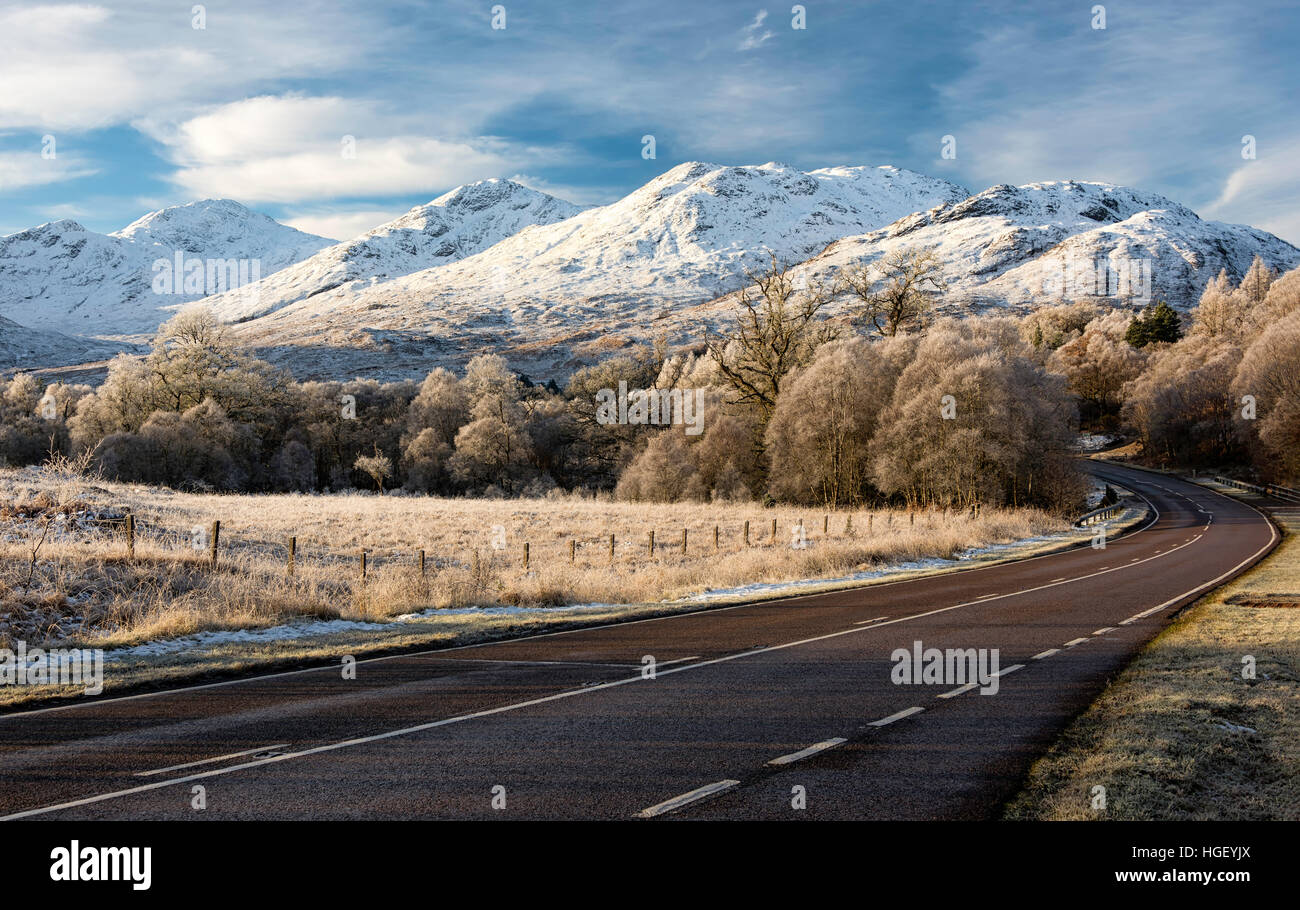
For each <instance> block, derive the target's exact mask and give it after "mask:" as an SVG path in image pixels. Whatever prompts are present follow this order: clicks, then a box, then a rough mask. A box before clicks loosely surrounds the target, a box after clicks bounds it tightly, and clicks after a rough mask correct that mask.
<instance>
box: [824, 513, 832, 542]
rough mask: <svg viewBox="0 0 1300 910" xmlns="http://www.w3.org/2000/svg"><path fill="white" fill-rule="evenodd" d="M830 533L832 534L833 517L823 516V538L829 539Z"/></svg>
mask: <svg viewBox="0 0 1300 910" xmlns="http://www.w3.org/2000/svg"><path fill="white" fill-rule="evenodd" d="M830 533H831V517H830V516H829V515H823V516H822V536H823V537H827V536H829V535H830Z"/></svg>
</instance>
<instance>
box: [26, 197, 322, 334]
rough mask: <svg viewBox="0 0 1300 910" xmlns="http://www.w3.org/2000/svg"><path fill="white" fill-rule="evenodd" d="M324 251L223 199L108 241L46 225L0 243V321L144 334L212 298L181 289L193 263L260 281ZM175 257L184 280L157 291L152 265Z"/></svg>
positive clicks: (65, 225)
mask: <svg viewBox="0 0 1300 910" xmlns="http://www.w3.org/2000/svg"><path fill="white" fill-rule="evenodd" d="M332 243H333V241H331V240H327V239H326V238H324V237H316V236H314V235H312V234H305V233H303V232H302V231H298V230H295V229H293V228H291V227H287V226H285V225H283V224H280V223H279V222H277V221H275V220H273V219H271V218H268V217H267V216H266V215H262V214H260V213H258V212H254V211H252V210H251V209H248V208H245V207H244V206H242V205H240V204H239V203H237V202H233V201H231V200H229V199H209V200H205V201H203V202H193V203H190V204H188V205H178V206H174V207H172V208H166V209H162V210H161V211H157V212H152V213H150V214H148V215H145V216H144V217H143V218H140V219H139V220H137V221H135V222H133V223H132V224H130V225H128V226H127V227H125V228H123V229H122V230H120V231H114V232H113V233H111V234H99V233H96V232H94V231H90V230H87V229H86V228H85V227H83V226H82V225H81V224H79V223H77V222H76V221H68V220H64V221H53V222H50V223H49V224H42V225H40V226H39V227H34V228H31V229H30V230H26V231H21V232H19V233H17V234H10V235H9V236H7V237H0V316H5V317H8V318H10V319H12V320H13V321H15V322H17V323H19V324H21V325H25V326H28V327H29V328H41V329H53V330H56V331H59V332H65V333H78V334H84V335H91V336H114V335H132V334H140V333H152V332H153V331H154V330H156V329H157V328H158V324H159V323H160V322H162V321H164V320H165V319H167V318H168V317H169V316H170V315H171V308H174V307H175V306H176V305H178V304H182V303H185V302H187V301H191V300H197V299H199V298H201V297H204V296H207V294H209V293H210V292H211V290H212V286H211V285H209V284H208V283H207V282H206V281H205V280H200V281H198V282H197V287H193V286H191V287H190V288H188V289H187V287H186V285H185V283H184V281H183V272H184V269H189V268H190V267H191V264H192V263H193V262H194V261H196V260H197V261H199V262H201V263H203V266H202V269H203V271H204V273H205V277H206V271H207V263H209V262H210V261H211V262H214V261H216V260H222V261H223V262H231V261H234V262H237V263H244V264H245V265H244V272H245V273H246V274H248V275H250V276H252V275H254V274H257V275H267V274H270V273H272V272H275V271H277V270H279V269H282V268H284V267H285V266H287V265H290V264H292V263H294V262H297V261H299V260H301V259H303V258H304V257H307V256H310V255H311V254H312V253H315V252H316V251H317V250H319V249H321V248H322V247H326V246H329V245H330V244H332ZM177 254H180V256H181V263H182V265H183V269H182V275H178V276H177V280H176V281H174V282H171V283H170V284H168V285H167V287H166V290H168V291H170V293H157V292H156V291H155V288H154V279H155V277H157V276H158V275H159V274H161V270H159V271H155V269H154V264H155V263H156V262H158V261H159V260H165V261H167V262H168V263H170V264H172V265H173V267H174V264H175V263H176V257H177ZM254 262H255V263H256V266H255V267H254V265H253V263H254ZM238 268H239V266H236V270H237V274H238ZM215 274H216V269H215V268H214V275H215ZM222 280H224V279H222ZM217 286H220V285H217Z"/></svg>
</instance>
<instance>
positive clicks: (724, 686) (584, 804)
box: [0, 464, 1277, 819]
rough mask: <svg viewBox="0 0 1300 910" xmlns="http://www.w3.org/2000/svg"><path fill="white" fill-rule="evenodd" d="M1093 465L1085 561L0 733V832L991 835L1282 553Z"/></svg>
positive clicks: (1181, 485) (1063, 559)
mask: <svg viewBox="0 0 1300 910" xmlns="http://www.w3.org/2000/svg"><path fill="white" fill-rule="evenodd" d="M1090 469H1091V470H1093V471H1094V472H1095V473H1096V474H1097V475H1099V476H1101V477H1103V478H1105V479H1109V480H1112V481H1113V482H1115V483H1119V484H1123V485H1124V486H1126V487H1128V488H1129V489H1132V490H1135V491H1137V492H1138V493H1139V494H1140V495H1142V496H1143V497H1145V498H1146V499H1147V500H1149V502H1150V503H1151V504H1152V506H1153V507H1154V512H1155V514H1154V517H1153V519H1152V520H1151V521H1150V522H1149V523H1148V524H1147V525H1146V526H1145V527H1143V528H1141V529H1140V530H1137V531H1135V532H1133V533H1130V534H1129V535H1126V536H1124V537H1122V538H1119V539H1117V540H1114V541H1111V542H1110V544H1109V545H1108V546H1107V547H1106V548H1105V549H1103V550H1095V549H1092V548H1090V547H1083V548H1080V549H1075V550H1069V551H1066V552H1063V553H1058V554H1053V555H1049V556H1042V557H1038V558H1034V559H1028V560H1023V561H1020V562H1015V563H1007V564H1003V565H1000V566H991V567H987V568H982V569H973V570H968V571H964V572H959V573H954V574H949V575H941V576H936V577H932V578H923V579H916V580H913V581H906V582H897V583H893V584H888V585H879V586H876V587H870V588H861V589H856V590H851V591H842V592H837V593H833V594H824V595H814V596H806V597H794V598H788V599H785V600H780V601H772V602H768V603H763V604H755V605H746V606H739V607H730V608H723V609H714V610H707V611H702V612H698V613H692V614H687V615H678V616H673V617H665V618H660V619H653V620H643V621H639V622H630V623H624V624H619V625H611V626H604V627H600V628H594V629H587V630H579V631H573V632H562V633H553V634H549V635H542V636H535V637H532V638H527V639H519V640H514V641H508V642H500V643H496V644H490V645H479V646H472V647H465V648H460V649H456V650H444V651H436V652H427V653H421V654H412V655H402V656H396V657H386V658H378V659H375V660H368V661H361V662H360V663H359V664H358V674H357V677H358V678H357V679H356V680H352V681H348V680H343V679H342V678H341V674H340V673H339V669H338V667H337V666H333V665H332V666H330V667H324V668H315V669H309V670H299V671H293V672H289V673H280V674H275V675H270V676H261V677H256V678H251V679H246V680H235V681H229V682H223V683H217V684H212V685H207V686H201V687H192V688H188V689H181V690H174V691H170V692H160V693H151V694H144V695H138V696H130V697H126V698H119V699H109V700H101V701H87V702H81V703H77V704H73V705H69V706H66V707H61V708H54V709H47V710H42V711H31V712H26V713H19V714H11V715H8V716H3V717H0V816H3V817H5V818H7V819H13V818H59V819H101V818H104V819H106V818H113V819H118V818H132V819H137V818H139V819H233V818H240V819H261V818H286V819H292V818H312V819H314V818H416V819H421V818H582V819H586V818H613V819H621V818H634V817H653V818H658V819H669V818H729V819H736V818H741V819H749V818H769V819H788V818H818V819H859V818H884V819H927V818H958V819H979V818H988V817H992V816H994V815H996V813H997V811H998V807H999V806H1000V804H1001V803H1002V802H1003V801H1004V800H1005V799H1006V798H1007V797H1008V796H1009V795H1010V794H1011V793H1013V792H1014V790H1015V789H1016V787H1017V786H1018V784H1019V782H1020V781H1021V780H1022V779H1023V777H1024V774H1025V772H1026V771H1027V770H1028V768H1029V765H1030V764H1031V762H1032V761H1033V760H1034V759H1035V758H1036V757H1038V756H1039V755H1040V754H1041V753H1042V752H1043V751H1044V750H1045V749H1046V748H1047V746H1048V745H1050V743H1051V742H1052V741H1053V740H1054V739H1055V737H1056V736H1057V735H1058V734H1059V732H1060V731H1061V729H1062V728H1063V727H1064V726H1065V724H1066V723H1067V722H1068V721H1069V720H1070V718H1071V717H1073V716H1074V715H1075V714H1076V713H1077V712H1078V711H1080V710H1081V709H1082V708H1084V707H1085V706H1086V705H1087V704H1088V703H1089V702H1090V701H1091V700H1092V699H1093V698H1094V697H1095V696H1096V695H1097V694H1098V693H1099V692H1100V691H1101V689H1102V687H1103V686H1104V685H1105V683H1106V681H1107V680H1108V679H1109V678H1110V677H1111V676H1112V675H1113V674H1114V673H1115V672H1117V671H1118V670H1119V669H1121V668H1122V667H1123V666H1124V665H1125V664H1126V663H1127V662H1128V660H1129V659H1130V658H1131V657H1132V656H1133V654H1134V653H1135V652H1136V651H1137V650H1138V649H1139V648H1140V647H1141V646H1142V645H1143V644H1144V643H1145V642H1146V641H1148V640H1149V639H1150V638H1151V637H1152V636H1153V635H1154V634H1155V633H1156V632H1157V631H1158V630H1159V629H1160V628H1161V627H1162V626H1163V625H1164V623H1165V622H1166V620H1167V619H1168V618H1169V616H1170V615H1171V614H1172V613H1173V612H1175V611H1176V610H1177V609H1178V608H1180V607H1181V606H1183V605H1185V604H1187V603H1189V602H1190V601H1191V600H1194V599H1195V598H1196V597H1197V596H1199V594H1201V593H1202V592H1204V591H1205V590H1208V589H1209V588H1211V587H1213V586H1215V585H1217V584H1220V583H1222V582H1223V581H1225V580H1227V579H1228V578H1230V577H1231V576H1233V575H1234V574H1237V573H1239V572H1241V571H1243V570H1244V569H1245V568H1247V567H1248V566H1249V565H1251V564H1252V563H1253V562H1254V561H1256V560H1258V559H1260V558H1261V557H1262V556H1263V555H1264V554H1266V553H1267V552H1268V550H1269V549H1271V547H1272V546H1273V545H1274V544H1275V543H1276V541H1277V533H1276V531H1275V530H1274V528H1273V526H1272V524H1271V523H1270V522H1269V521H1268V520H1267V519H1266V518H1265V517H1264V516H1263V515H1261V514H1260V513H1259V512H1257V511H1255V510H1254V509H1252V508H1251V507H1249V506H1247V505H1245V504H1243V503H1240V502H1238V501H1236V500H1233V499H1231V498H1228V497H1226V496H1222V495H1220V494H1218V493H1215V492H1212V491H1210V490H1207V489H1204V488H1202V487H1199V486H1195V485H1193V484H1189V483H1185V482H1182V481H1179V480H1175V479H1173V478H1168V477H1164V476H1160V475H1154V474H1148V473H1145V472H1141V471H1136V470H1132V469H1128V468H1123V467H1119V466H1115V465H1109V464H1106V465H1102V464H1098V465H1095V466H1094V465H1090ZM915 641H921V642H923V643H924V647H926V648H931V647H936V648H940V649H949V648H953V649H969V648H975V649H997V652H998V655H999V658H1000V660H999V668H1000V670H1001V675H1000V676H999V677H998V680H997V683H998V687H997V692H996V693H995V694H987V695H985V694H981V693H980V691H979V690H978V689H973V690H972V689H968V688H964V687H961V686H956V685H952V684H930V685H925V684H913V685H905V684H895V683H893V682H892V681H891V669H892V668H893V666H894V664H893V663H891V661H890V655H891V653H892V652H893V651H894V649H896V648H907V649H911V648H912V646H913V642H915ZM646 656H651V657H653V658H654V661H655V666H656V673H655V675H654V678H653V679H646V678H644V676H643V673H642V666H643V659H644V658H645V657H646ZM196 786H201V787H203V788H204V795H205V798H206V808H205V809H204V810H203V811H201V812H199V811H195V810H194V809H193V808H192V806H191V801H192V799H193V795H192V794H193V792H194V788H195V787H196ZM1080 798H1081V799H1084V798H1086V797H1085V796H1084V795H1082V794H1081V796H1080ZM798 799H802V801H803V803H804V805H803V807H802V808H795V807H794V805H793V803H794V802H796V801H798ZM494 803H495V805H494ZM502 803H504V808H501V806H502Z"/></svg>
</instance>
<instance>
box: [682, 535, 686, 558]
mask: <svg viewBox="0 0 1300 910" xmlns="http://www.w3.org/2000/svg"><path fill="white" fill-rule="evenodd" d="M682 555H683V556H685V555H686V529H685V528H682Z"/></svg>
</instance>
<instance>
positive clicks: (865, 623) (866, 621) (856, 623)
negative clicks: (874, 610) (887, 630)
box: [854, 616, 889, 626]
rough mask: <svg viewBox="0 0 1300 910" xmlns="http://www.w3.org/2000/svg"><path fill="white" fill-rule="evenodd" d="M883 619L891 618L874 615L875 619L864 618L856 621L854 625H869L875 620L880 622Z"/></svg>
mask: <svg viewBox="0 0 1300 910" xmlns="http://www.w3.org/2000/svg"><path fill="white" fill-rule="evenodd" d="M882 619H889V617H888V616H877V617H874V618H873V619H864V620H862V621H861V622H855V623H854V625H855V626H865V625H869V624H871V623H873V622H880V621H881V620H882Z"/></svg>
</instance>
